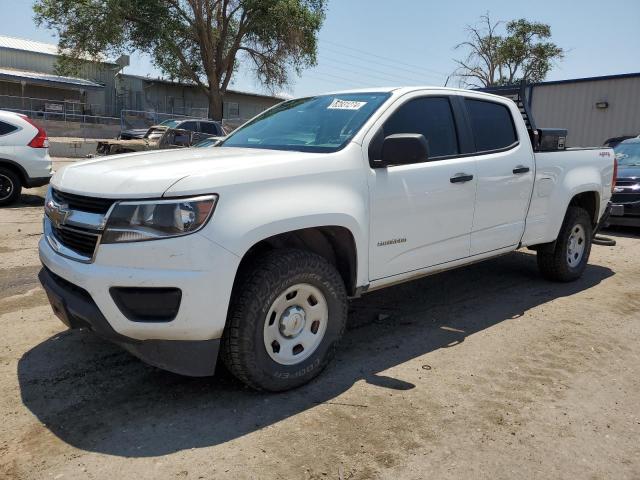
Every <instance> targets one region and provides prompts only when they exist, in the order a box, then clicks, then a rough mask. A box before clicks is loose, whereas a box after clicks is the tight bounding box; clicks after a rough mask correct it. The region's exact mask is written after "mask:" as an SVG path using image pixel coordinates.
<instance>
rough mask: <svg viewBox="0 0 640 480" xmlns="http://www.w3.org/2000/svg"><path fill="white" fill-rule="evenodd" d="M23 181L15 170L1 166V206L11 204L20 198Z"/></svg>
mask: <svg viewBox="0 0 640 480" xmlns="http://www.w3.org/2000/svg"><path fill="white" fill-rule="evenodd" d="M21 191H22V182H21V181H20V177H19V176H18V175H16V174H15V172H14V171H13V170H9V169H8V168H4V167H0V207H4V206H5V205H11V204H12V203H15V202H16V201H17V200H18V198H20V192H21Z"/></svg>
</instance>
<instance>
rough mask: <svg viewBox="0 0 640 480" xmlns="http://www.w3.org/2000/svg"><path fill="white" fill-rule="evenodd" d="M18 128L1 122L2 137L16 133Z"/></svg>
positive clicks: (0, 132) (0, 131)
mask: <svg viewBox="0 0 640 480" xmlns="http://www.w3.org/2000/svg"><path fill="white" fill-rule="evenodd" d="M17 129H18V127H16V126H14V125H11V124H10V123H6V122H0V135H6V134H8V133H11V132H15V131H16V130H17Z"/></svg>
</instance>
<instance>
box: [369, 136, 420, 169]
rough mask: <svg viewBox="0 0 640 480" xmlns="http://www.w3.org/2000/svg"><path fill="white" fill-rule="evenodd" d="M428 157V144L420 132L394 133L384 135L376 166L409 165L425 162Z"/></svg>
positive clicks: (375, 162)
mask: <svg viewBox="0 0 640 480" xmlns="http://www.w3.org/2000/svg"><path fill="white" fill-rule="evenodd" d="M428 158H429V144H428V143H427V139H426V138H424V135H422V134H420V133H396V134H393V135H389V136H388V137H385V139H384V141H383V142H382V148H381V151H380V160H376V161H374V165H375V166H376V167H388V166H390V165H409V164H412V163H421V162H426V161H427V159H428Z"/></svg>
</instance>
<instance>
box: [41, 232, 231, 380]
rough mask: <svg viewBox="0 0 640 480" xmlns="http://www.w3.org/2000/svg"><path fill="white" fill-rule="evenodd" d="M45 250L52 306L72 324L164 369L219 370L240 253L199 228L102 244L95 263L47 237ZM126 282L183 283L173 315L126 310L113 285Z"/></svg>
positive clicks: (44, 277) (43, 244) (46, 284)
mask: <svg viewBox="0 0 640 480" xmlns="http://www.w3.org/2000/svg"><path fill="white" fill-rule="evenodd" d="M39 252H40V260H41V262H42V264H43V266H44V267H45V269H44V270H43V272H44V273H42V274H41V281H42V283H43V286H44V287H45V290H46V291H47V294H48V296H49V299H50V302H51V304H52V306H53V308H54V311H56V310H57V312H56V313H58V316H60V317H61V319H62V320H63V322H65V323H66V324H67V325H68V326H69V327H70V328H78V327H89V328H91V329H92V330H94V331H95V332H96V333H98V334H99V335H101V336H103V337H105V338H107V339H109V340H111V341H113V342H115V343H117V344H119V345H121V346H122V347H124V348H126V349H127V350H129V351H130V352H131V353H133V354H134V355H136V356H138V357H140V358H141V359H142V360H144V361H146V362H148V363H150V364H152V365H156V366H158V367H161V368H164V369H166V370H170V371H174V372H177V373H181V374H185V375H195V376H200V375H210V374H212V373H213V369H214V367H215V358H216V357H217V346H218V344H219V339H220V338H221V337H222V332H223V330H224V325H225V322H226V317H227V309H228V304H229V298H230V297H231V290H232V287H233V280H234V278H235V274H236V271H237V267H238V265H239V262H240V259H239V258H238V257H237V256H236V255H233V254H232V253H230V252H229V251H227V250H225V249H224V248H222V247H220V246H219V245H217V244H216V243H214V242H212V241H210V240H208V239H207V238H205V237H204V236H202V235H200V234H198V233H195V234H192V235H186V236H184V237H179V238H174V239H165V240H158V241H151V242H138V243H123V244H112V245H101V246H100V247H99V248H98V250H97V253H96V256H95V259H94V262H93V263H90V264H87V263H80V262H77V261H74V260H71V259H69V258H65V257H63V256H62V255H59V254H58V253H56V252H55V251H54V250H53V249H52V248H51V246H50V245H49V243H48V242H47V241H46V239H45V238H44V237H43V238H42V239H41V240H40V244H39ZM122 287H125V288H127V287H133V288H141V287H142V288H154V287H155V288H157V289H162V288H164V289H171V288H173V289H179V290H180V291H181V295H182V298H181V301H180V305H179V309H178V311H177V314H176V315H175V318H172V319H170V321H167V319H157V320H158V321H154V319H153V318H151V319H150V318H145V319H144V321H140V319H136V318H128V317H127V315H126V312H124V313H123V311H122V310H121V308H120V307H119V306H118V305H117V304H116V301H114V297H113V295H112V294H111V293H110V290H111V289H112V288H122ZM191 358H193V361H191V360H190V359H191Z"/></svg>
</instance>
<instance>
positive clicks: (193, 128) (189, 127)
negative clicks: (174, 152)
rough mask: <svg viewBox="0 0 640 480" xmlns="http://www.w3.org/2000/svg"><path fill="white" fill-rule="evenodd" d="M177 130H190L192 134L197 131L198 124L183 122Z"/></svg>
mask: <svg viewBox="0 0 640 480" xmlns="http://www.w3.org/2000/svg"><path fill="white" fill-rule="evenodd" d="M178 128H180V129H182V130H190V131H192V132H197V131H198V122H184V123H181V124H180V126H179V127H178Z"/></svg>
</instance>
